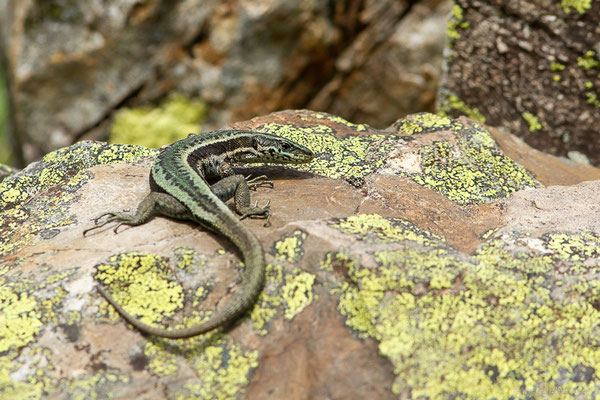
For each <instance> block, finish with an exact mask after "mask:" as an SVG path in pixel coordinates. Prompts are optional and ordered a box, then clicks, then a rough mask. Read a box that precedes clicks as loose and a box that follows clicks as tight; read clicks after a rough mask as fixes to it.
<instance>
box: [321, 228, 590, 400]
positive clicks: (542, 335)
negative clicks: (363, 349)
mask: <svg viewBox="0 0 600 400" xmlns="http://www.w3.org/2000/svg"><path fill="white" fill-rule="evenodd" d="M407 229H410V228H407ZM415 229H416V228H415ZM355 234H359V235H360V236H361V237H369V236H370V234H375V235H378V234H379V232H378V229H377V228H375V227H369V226H367V227H365V228H364V229H362V230H361V232H360V233H358V232H357V233H355ZM417 235H419V234H417ZM532 240H534V239H532V238H530V237H528V236H525V237H520V236H518V235H513V236H510V235H509V236H506V235H505V236H503V239H502V241H500V240H499V239H495V240H492V241H491V242H489V243H486V244H484V245H483V246H482V247H481V248H480V249H479V250H478V251H477V252H475V253H474V256H473V257H464V256H462V255H460V253H458V252H456V251H454V250H452V249H449V248H447V246H446V245H445V244H444V243H443V242H441V241H438V242H436V241H434V240H430V241H427V242H425V241H421V242H416V241H415V242H413V244H410V242H409V243H406V242H403V241H396V242H395V243H398V244H397V245H396V246H399V245H400V244H401V243H405V244H404V245H403V246H402V247H399V248H398V249H397V250H386V251H373V253H372V254H371V255H370V257H373V259H374V261H375V263H373V262H368V263H367V265H369V266H368V267H367V266H366V265H361V263H360V262H359V260H363V259H364V258H365V257H366V256H367V255H365V254H364V253H363V252H361V253H360V254H356V255H354V256H353V255H352V253H351V252H350V254H347V253H348V250H346V253H338V254H339V255H340V257H338V255H337V254H336V255H334V254H329V255H328V258H327V260H328V261H327V262H326V263H324V264H327V265H326V266H324V267H325V268H326V269H328V270H331V269H334V270H338V269H343V270H345V271H347V274H346V276H347V277H348V278H349V280H350V281H349V282H339V283H338V284H337V287H336V288H335V290H332V291H331V293H338V294H339V296H340V300H339V303H338V309H339V311H340V313H341V314H342V315H343V316H344V318H345V321H346V324H347V325H348V326H349V327H351V328H353V330H354V331H355V333H356V334H357V335H358V336H359V337H371V338H374V339H376V340H377V341H378V342H379V350H380V352H381V354H382V355H384V356H385V357H387V358H389V359H390V361H391V362H392V364H393V365H394V370H395V373H396V375H397V380H396V381H395V382H394V385H393V390H394V392H395V393H407V392H410V393H411V395H412V397H414V398H420V397H423V398H445V397H461V398H462V397H464V398H499V399H500V398H511V397H512V398H529V397H535V395H537V394H541V393H545V394H546V395H548V396H550V395H551V394H552V393H560V394H561V395H562V396H563V397H572V396H580V397H582V398H588V397H590V396H591V395H592V393H593V391H594V388H595V387H596V386H597V385H598V383H599V382H600V376H599V375H598V373H597V372H596V371H600V350H598V349H600V339H598V337H599V336H598V331H599V330H600V323H599V322H598V321H600V318H599V317H600V312H598V311H597V310H596V309H595V308H594V307H593V305H592V304H593V302H597V301H598V299H600V284H595V283H594V282H595V281H589V279H590V278H589V277H590V275H589V272H590V271H589V267H588V270H587V271H581V272H580V273H579V275H576V274H575V273H574V272H573V270H572V269H569V267H571V268H572V267H573V266H576V265H581V264H582V263H585V260H596V259H597V258H598V257H599V250H598V248H600V246H599V241H600V239H599V238H598V237H597V236H596V235H593V234H591V233H583V234H576V235H572V234H558V233H557V234H549V235H545V236H543V237H541V238H540V239H535V240H536V241H535V243H534V242H531V241H532ZM424 243H427V244H426V245H425V244H424ZM529 243H531V246H532V247H531V248H528V244H529ZM534 248H535V249H538V250H533V249H534ZM565 263H566V264H565ZM556 265H563V267H561V270H564V271H565V272H564V273H565V274H567V275H565V276H561V275H560V273H558V272H557V271H556V270H555V267H556ZM588 265H589V264H588ZM595 270H597V268H594V271H595ZM557 273H558V275H557ZM565 280H567V281H568V282H570V284H569V286H568V287H566V288H564V289H562V290H563V291H566V292H565V294H564V295H563V296H557V295H556V294H555V295H551V292H552V290H553V288H554V287H557V286H559V285H558V284H559V283H561V282H564V281H565ZM573 280H575V282H577V280H580V281H581V282H580V283H579V284H577V285H573V284H572V283H573ZM592 283H594V284H592ZM562 286H564V285H562ZM569 288H570V289H569ZM565 296H567V297H565ZM582 296H584V297H582ZM576 370H579V371H586V372H585V373H586V374H587V375H586V378H585V379H587V380H588V381H589V383H588V381H584V382H581V381H578V380H575V378H574V377H575V371H576ZM577 379H580V378H577ZM548 390H550V391H549V392H544V391H548ZM551 398H562V397H557V396H554V395H552V397H551Z"/></svg>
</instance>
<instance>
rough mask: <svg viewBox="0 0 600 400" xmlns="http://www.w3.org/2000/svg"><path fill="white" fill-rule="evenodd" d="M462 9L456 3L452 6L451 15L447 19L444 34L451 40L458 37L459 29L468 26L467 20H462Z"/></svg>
mask: <svg viewBox="0 0 600 400" xmlns="http://www.w3.org/2000/svg"><path fill="white" fill-rule="evenodd" d="M463 18H464V15H463V9H462V8H460V6H459V5H458V4H454V5H453V6H452V16H451V18H450V20H449V21H448V27H447V29H446V35H447V36H448V38H449V39H451V40H456V39H460V32H459V29H462V30H465V29H467V28H468V27H469V25H470V23H469V22H468V21H463Z"/></svg>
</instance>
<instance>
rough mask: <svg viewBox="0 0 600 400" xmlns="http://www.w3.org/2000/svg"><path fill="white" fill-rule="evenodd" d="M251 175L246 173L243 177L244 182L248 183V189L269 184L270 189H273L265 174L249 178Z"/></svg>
mask: <svg viewBox="0 0 600 400" xmlns="http://www.w3.org/2000/svg"><path fill="white" fill-rule="evenodd" d="M251 176H252V175H248V176H246V177H245V179H246V183H247V184H248V189H250V190H256V189H257V188H259V187H261V186H269V187H270V188H271V189H273V182H272V181H268V180H266V179H267V176H266V175H260V176H257V177H254V178H252V179H250V177H251Z"/></svg>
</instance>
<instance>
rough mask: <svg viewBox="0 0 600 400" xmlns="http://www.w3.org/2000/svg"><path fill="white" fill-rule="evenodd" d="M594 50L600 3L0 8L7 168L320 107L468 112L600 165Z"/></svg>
mask: <svg viewBox="0 0 600 400" xmlns="http://www.w3.org/2000/svg"><path fill="white" fill-rule="evenodd" d="M598 37H600V1H595V2H589V1H527V2H523V1H520V0H514V1H513V0H511V1H507V2H498V1H496V0H454V2H451V1H450V0H227V1H223V0H180V1H167V0H89V1H73V0H27V1H19V0H0V65H1V66H2V70H1V71H0V78H1V79H0V140H1V143H0V163H5V164H11V165H14V166H17V167H23V166H24V165H27V164H28V163H30V162H32V161H35V160H38V159H40V158H41V157H42V156H43V155H44V154H46V153H48V152H50V151H52V150H54V149H57V148H61V147H64V146H69V145H71V144H73V143H75V142H77V141H79V140H108V141H110V142H114V143H135V144H142V145H145V146H152V147H159V146H161V145H163V144H167V143H170V142H173V141H175V140H177V139H179V138H181V137H185V136H187V134H188V133H190V132H194V133H200V132H203V131H204V132H205V131H209V130H214V129H218V128H222V127H224V126H225V125H227V124H229V123H231V122H236V121H244V120H248V119H251V118H253V117H255V116H258V115H265V114H268V113H271V112H274V111H278V110H284V109H311V110H315V111H324V112H328V113H331V114H334V115H337V116H340V117H342V118H345V119H346V120H348V121H350V122H353V123H366V124H369V125H371V126H373V127H375V128H386V127H388V126H390V125H391V124H392V123H393V122H394V121H396V120H398V119H400V118H402V117H404V116H405V115H407V114H410V113H415V112H421V111H429V112H435V111H437V112H439V113H441V114H443V115H449V116H452V117H457V116H459V115H466V116H468V117H469V118H472V119H474V120H476V121H479V122H482V123H486V124H488V125H491V126H497V127H503V128H504V129H506V130H508V131H510V132H511V133H513V134H516V135H518V136H520V137H522V138H523V139H524V140H525V141H526V142H527V143H528V144H530V145H531V146H533V147H535V148H537V149H540V150H543V151H546V152H549V153H551V154H555V155H558V156H563V157H564V156H566V157H569V158H571V159H572V160H576V161H577V162H583V163H591V164H595V165H599V164H600V140H598V129H597V126H598V123H600V73H599V72H600V42H599V41H598ZM0 169H1V167H0Z"/></svg>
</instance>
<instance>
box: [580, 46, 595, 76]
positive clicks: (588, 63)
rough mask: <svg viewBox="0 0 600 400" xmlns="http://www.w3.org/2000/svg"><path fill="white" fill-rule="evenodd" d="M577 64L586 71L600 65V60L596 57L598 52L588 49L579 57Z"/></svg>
mask: <svg viewBox="0 0 600 400" xmlns="http://www.w3.org/2000/svg"><path fill="white" fill-rule="evenodd" d="M577 65H578V66H579V67H581V68H583V69H585V70H586V71H589V70H590V69H592V68H598V67H600V61H598V60H597V59H596V53H595V52H594V51H593V50H588V51H587V52H586V53H585V54H584V55H583V56H581V57H577Z"/></svg>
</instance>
